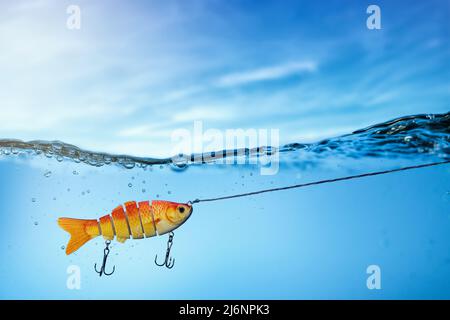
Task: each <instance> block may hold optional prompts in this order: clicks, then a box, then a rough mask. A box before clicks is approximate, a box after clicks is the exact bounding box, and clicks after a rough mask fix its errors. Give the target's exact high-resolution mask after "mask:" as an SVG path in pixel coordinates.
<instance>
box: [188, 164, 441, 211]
mask: <svg viewBox="0 0 450 320" xmlns="http://www.w3.org/2000/svg"><path fill="white" fill-rule="evenodd" d="M447 163H450V160H446V161H441V162H432V163H425V164H419V165H414V166H407V167H401V168H397V169H389V170H384V171H375V172H368V173H363V174H357V175H353V176H346V177H340V178H334V179H326V180H319V181H313V182H308V183H302V184H295V185H292V186H286V187H279V188H273V189H263V190H258V191H253V192H247V193H238V194H233V195H229V196H223V197H217V198H206V199H195V200H193V201H189V203H190V204H194V203H199V202H210V201H219V200H226V199H233V198H241V197H248V196H253V195H257V194H261V193H267V192H275V191H282V190H288V189H295V188H303V187H308V186H313V185H318V184H324V183H331V182H337V181H344V180H352V179H358V178H364V177H370V176H378V175H381V174H387V173H393V172H399V171H406V170H412V169H420V168H425V167H432V166H438V165H442V164H447Z"/></svg>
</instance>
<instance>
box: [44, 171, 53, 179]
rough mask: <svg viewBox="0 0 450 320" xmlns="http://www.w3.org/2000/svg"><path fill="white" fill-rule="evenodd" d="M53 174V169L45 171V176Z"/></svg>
mask: <svg viewBox="0 0 450 320" xmlns="http://www.w3.org/2000/svg"><path fill="white" fill-rule="evenodd" d="M51 175H52V172H51V171H45V173H44V177H46V178H48V177H50V176H51Z"/></svg>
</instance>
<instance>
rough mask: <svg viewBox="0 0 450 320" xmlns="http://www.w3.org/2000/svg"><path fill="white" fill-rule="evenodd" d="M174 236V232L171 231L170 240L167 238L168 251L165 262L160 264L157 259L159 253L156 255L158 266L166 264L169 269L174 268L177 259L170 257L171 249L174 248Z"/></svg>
mask: <svg viewBox="0 0 450 320" xmlns="http://www.w3.org/2000/svg"><path fill="white" fill-rule="evenodd" d="M173 236H174V233H173V232H170V233H169V240H167V251H166V259H165V260H164V262H163V263H162V264H159V263H158V262H156V260H157V259H158V255H156V256H155V264H156V265H157V266H160V267H162V266H166V268H168V269H172V268H173V265H174V264H175V259H173V260H172V258H169V255H170V249H171V248H172V244H173Z"/></svg>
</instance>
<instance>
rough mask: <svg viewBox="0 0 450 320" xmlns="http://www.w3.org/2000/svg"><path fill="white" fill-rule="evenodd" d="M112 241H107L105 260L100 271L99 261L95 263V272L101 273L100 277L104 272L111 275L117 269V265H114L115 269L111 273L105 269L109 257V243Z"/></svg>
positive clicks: (104, 253)
mask: <svg viewBox="0 0 450 320" xmlns="http://www.w3.org/2000/svg"><path fill="white" fill-rule="evenodd" d="M110 243H111V241H109V240H106V241H105V244H106V247H105V250H103V262H102V267H101V268H100V271H98V270H97V263H96V264H94V270H95V272H97V273H98V274H99V276H100V277H101V276H102V274H104V275H107V276H110V275H112V274H113V273H114V271H115V270H116V266H113V269H112V271H111V272H110V273H107V272H106V271H105V267H106V260H107V259H108V255H109V244H110Z"/></svg>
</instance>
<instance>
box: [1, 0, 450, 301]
mask: <svg viewBox="0 0 450 320" xmlns="http://www.w3.org/2000/svg"><path fill="white" fill-rule="evenodd" d="M369 4H370V3H369V2H362V1H359V0H356V1H355V0H353V1H345V2H344V1H339V0H330V1H327V2H326V3H325V2H321V1H307V0H289V1H288V0H286V1H276V0H261V1H257V2H256V1H241V0H236V1H220V0H217V1H201V0H195V1H185V0H163V1H161V0H153V1H143V0H134V1H118V0H110V1H86V0H78V1H76V3H74V1H72V0H63V1H60V0H57V1H56V0H43V1H31V0H20V1H0V88H1V90H0V218H1V220H0V221H1V224H0V299H13V298H23V299H46V298H50V299H79V298H81V299H91V298H102V299H116V298H123V299H195V298H203V299H219V298H223V299H240V298H249V299H258V298H261V299H262V298H270V299H281V298H285V299H299V298H306V299H319V298H320V299H346V298H356V299H383V298H387V299H399V298H404V299H408V298H411V299H417V298H426V299H429V298H446V299H450V250H449V249H450V235H449V234H450V233H449V230H450V210H449V209H450V206H449V205H450V179H449V175H450V166H449V165H442V166H436V167H429V168H423V169H418V170H411V171H404V172H397V173H392V174H387V175H380V176H374V177H367V178H364V179H358V180H351V181H341V182H336V183H332V184H322V185H317V186H311V187H307V188H301V189H292V190H286V191H282V192H276V193H265V194H260V195H254V196H251V197H243V198H236V199H229V200H224V201H217V202H200V203H197V204H195V205H194V211H193V214H192V216H191V217H190V218H189V220H188V221H187V222H186V223H185V224H184V225H182V226H181V227H180V228H178V229H177V230H175V236H174V243H173V247H172V252H171V256H173V257H174V258H175V266H174V268H173V269H171V270H168V269H166V268H160V267H157V266H156V265H155V264H154V258H155V255H156V254H158V257H159V259H161V258H162V257H163V256H164V253H165V250H166V242H167V236H161V237H154V238H150V239H143V240H128V241H126V243H124V244H120V243H117V242H116V241H113V242H112V244H111V247H110V248H111V253H110V255H109V258H108V265H107V271H109V270H111V269H110V268H112V266H113V265H115V267H116V269H115V273H114V274H113V275H112V276H110V277H103V276H102V277H101V278H100V277H99V276H98V275H97V274H96V273H95V272H94V263H97V264H99V263H101V261H102V256H103V249H104V241H103V240H102V239H101V238H96V239H94V240H92V241H90V242H88V243H87V244H86V245H84V246H83V247H82V248H80V250H79V251H77V252H76V253H74V254H72V255H70V256H67V255H66V254H65V252H64V251H65V246H66V245H67V241H68V239H69V235H68V234H67V233H66V232H64V231H63V230H61V229H60V228H59V227H58V225H57V223H56V221H57V218H58V217H61V216H68V217H75V218H88V219H94V218H98V217H101V216H103V215H105V214H108V213H110V212H111V210H112V209H113V208H115V207H116V206H117V205H119V204H122V203H124V202H125V201H130V200H135V201H141V200H154V199H165V200H171V201H176V202H186V201H188V200H193V199H196V198H201V199H204V198H210V197H220V196H224V195H229V194H236V193H243V192H251V191H255V190H260V189H265V188H275V187H283V186H287V185H292V184H299V183H306V182H311V181H317V180H321V179H331V178H336V177H342V176H347V175H354V174H360V173H366V172H370V171H378V170H388V169H392V168H399V167H403V166H407V165H417V164H422V163H429V162H435V161H442V160H448V159H449V157H450V114H449V113H448V112H449V101H450V100H449V81H448V80H449V77H448V75H449V72H448V71H449V70H450V59H449V53H450V42H449V41H448V39H449V31H450V28H449V21H450V19H449V12H450V11H449V8H450V6H449V2H448V1H440V0H428V1H410V0H408V1H407V0H396V1H392V0H389V1H387V0H377V1H376V3H374V4H376V5H378V6H379V7H380V11H381V29H370V28H368V27H367V24H366V22H367V19H368V17H369V14H368V12H367V9H368V5H369ZM73 5H75V6H78V7H76V8H77V9H79V12H80V13H81V16H80V19H81V20H80V28H79V29H72V28H70V26H69V25H68V24H67V22H69V21H70V20H71V17H72V14H73V10H72V9H73V8H72V9H70V8H71V7H72V6H73ZM407 115H415V116H407ZM402 116H403V118H399V119H397V118H398V117H402ZM389 119H396V120H393V121H388V122H384V121H387V120H389ZM197 120H198V121H201V123H202V124H203V126H204V130H207V129H216V130H219V131H220V132H224V131H225V130H227V129H237V128H243V129H251V128H253V129H272V128H273V129H279V133H280V144H281V147H280V148H277V147H278V145H273V149H266V150H264V151H261V150H259V151H256V152H255V150H254V149H250V150H242V149H240V150H232V151H236V152H238V151H239V152H241V153H243V154H244V155H245V154H246V153H247V156H241V157H240V159H244V160H250V159H255V158H258V157H259V156H264V154H265V152H266V151H267V150H269V151H275V152H279V153H276V154H278V155H279V166H280V167H279V171H278V172H277V173H276V174H275V175H262V174H261V170H262V169H263V168H261V167H259V166H258V165H254V164H249V163H247V164H239V165H220V164H218V163H217V162H214V161H211V158H210V157H209V156H207V155H205V158H203V159H200V161H199V160H198V159H195V158H192V157H191V156H192V155H191V153H196V152H202V151H198V150H191V151H189V152H186V153H187V154H188V155H187V157H184V156H181V157H178V158H176V160H177V161H176V163H172V159H171V158H170V156H173V155H174V153H176V152H172V150H173V149H172V148H173V140H171V135H172V134H173V133H174V131H175V130H177V129H187V130H191V129H192V127H193V123H194V121H197ZM370 125H372V126H370ZM367 126H370V127H367ZM364 127H366V128H365V129H362V130H358V131H353V130H355V129H358V128H364ZM191 131H192V130H191ZM193 136H194V134H193ZM13 138H14V139H20V140H12V139H13ZM54 140H59V141H54ZM24 141H25V142H24ZM65 143H70V144H73V145H68V144H65ZM269 144H270V143H269ZM256 146H259V147H264V146H265V145H264V146H262V145H261V144H260V143H259V144H257V145H248V146H246V147H248V148H252V147H256ZM221 148H231V149H233V148H235V147H234V146H233V147H229V146H223V147H220V148H217V151H219V153H220V151H221V150H222V149H221ZM215 150H216V149H215ZM203 162H205V163H203ZM373 265H376V266H378V267H379V268H380V271H381V278H380V279H381V289H379V290H378V289H373V290H369V289H368V287H367V279H368V277H369V274H367V271H366V270H367V268H368V267H369V266H373ZM68 270H69V273H68ZM73 270H79V271H80V285H81V287H80V288H79V289H76V288H75V289H71V287H70V286H68V285H67V283H68V281H69V284H71V283H72V282H70V279H73V278H72V276H73V275H74V273H73ZM72 284H73V283H72Z"/></svg>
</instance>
